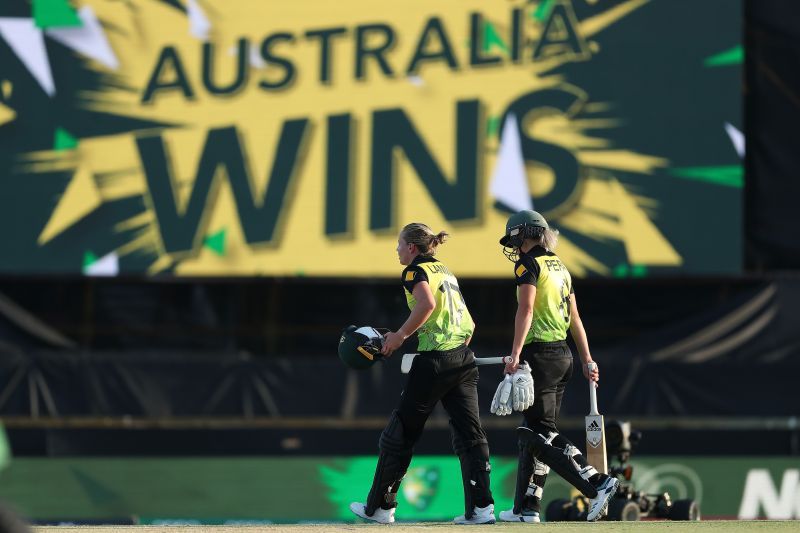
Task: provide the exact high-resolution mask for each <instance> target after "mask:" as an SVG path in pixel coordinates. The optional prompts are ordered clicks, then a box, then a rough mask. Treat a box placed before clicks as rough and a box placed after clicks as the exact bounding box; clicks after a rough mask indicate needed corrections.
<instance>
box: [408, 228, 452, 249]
mask: <svg viewBox="0 0 800 533" xmlns="http://www.w3.org/2000/svg"><path fill="white" fill-rule="evenodd" d="M448 236H449V233H447V232H446V231H440V232H439V233H434V232H433V230H431V228H429V227H428V226H427V225H426V224H422V223H420V222H412V223H411V224H408V225H406V227H404V228H403V231H401V232H400V237H402V239H403V240H404V241H406V242H407V243H408V244H414V245H416V246H417V249H418V250H419V253H420V255H434V254H435V253H436V248H437V247H438V246H439V245H440V244H442V243H444V242H445V241H446V240H447V237H448Z"/></svg>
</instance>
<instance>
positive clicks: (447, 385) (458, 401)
mask: <svg viewBox="0 0 800 533" xmlns="http://www.w3.org/2000/svg"><path fill="white" fill-rule="evenodd" d="M439 401H441V402H442V406H443V407H444V409H445V411H447V414H448V415H449V416H450V423H451V425H452V427H453V431H454V433H455V438H457V439H460V440H461V444H462V445H463V446H464V447H465V448H470V447H472V446H475V445H478V444H485V443H486V442H487V440H486V433H485V432H484V430H483V427H481V420H480V416H479V413H478V369H477V367H476V366H475V356H474V354H473V353H472V350H470V349H469V348H468V347H467V346H460V347H458V348H455V349H453V350H449V351H441V352H421V353H420V354H419V355H418V356H417V357H415V358H414V364H413V365H412V367H411V371H410V372H409V374H408V382H407V383H406V387H405V390H404V391H403V396H402V398H401V399H400V405H399V407H398V409H397V414H398V416H399V417H400V420H401V421H402V423H403V429H404V432H405V437H406V439H407V440H408V441H410V442H412V443H415V442H417V440H419V437H420V436H421V435H422V430H423V429H424V427H425V422H426V421H427V420H428V417H429V416H430V414H431V412H432V411H433V409H434V407H436V404H437V402H439Z"/></svg>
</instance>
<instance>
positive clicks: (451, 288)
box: [439, 281, 466, 326]
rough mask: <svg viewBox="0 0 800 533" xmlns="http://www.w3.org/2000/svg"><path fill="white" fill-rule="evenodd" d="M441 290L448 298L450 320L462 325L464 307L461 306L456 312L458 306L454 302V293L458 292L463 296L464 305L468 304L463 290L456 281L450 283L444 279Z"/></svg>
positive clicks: (460, 296) (459, 295)
mask: <svg viewBox="0 0 800 533" xmlns="http://www.w3.org/2000/svg"><path fill="white" fill-rule="evenodd" d="M439 290H440V291H442V292H443V293H444V294H445V298H447V307H448V308H449V309H450V320H452V322H453V323H454V324H455V325H456V326H460V325H461V315H462V314H463V312H464V311H463V309H462V308H459V309H458V312H456V306H455V304H454V303H453V296H454V295H453V293H457V294H458V297H459V298H461V303H462V305H466V304H465V302H464V296H463V295H462V294H461V290H460V289H459V288H458V285H456V284H455V283H450V282H449V281H443V282H442V284H441V286H440V287H439Z"/></svg>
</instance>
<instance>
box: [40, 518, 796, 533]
mask: <svg viewBox="0 0 800 533" xmlns="http://www.w3.org/2000/svg"><path fill="white" fill-rule="evenodd" d="M383 528H385V529H386V531H391V533H412V532H414V533H428V532H430V533H433V532H438V531H442V532H444V531H449V532H452V533H462V532H472V533H480V532H490V531H492V532H495V533H501V532H505V531H509V532H515V533H517V532H519V533H522V532H523V531H530V530H532V529H535V531H537V532H549V533H575V532H581V533H586V532H588V531H590V530H591V531H594V532H614V533H640V532H641V533H662V532H667V533H677V532H683V531H688V532H698V533H745V532H747V533H750V532H757V533H773V532H784V531H786V532H789V531H800V521H788V520H787V521H766V520H760V521H727V520H719V521H712V522H597V523H594V524H588V523H583V522H580V523H579V522H559V523H554V524H495V525H493V526H454V525H451V524H442V523H431V524H402V523H400V524H393V525H386V526H384V525H379V524H357V525H355V524H316V525H315V524H308V525H275V526H46V527H37V528H35V531H36V532H37V533H118V532H120V531H122V532H125V533H157V532H158V533H160V532H163V531H168V532H170V533H178V532H183V531H186V532H190V533H267V532H269V533H273V532H274V533H323V532H326V533H327V532H329V531H359V530H360V531H367V530H373V531H374V530H380V529H383Z"/></svg>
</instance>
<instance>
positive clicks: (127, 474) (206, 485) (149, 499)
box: [0, 456, 800, 524]
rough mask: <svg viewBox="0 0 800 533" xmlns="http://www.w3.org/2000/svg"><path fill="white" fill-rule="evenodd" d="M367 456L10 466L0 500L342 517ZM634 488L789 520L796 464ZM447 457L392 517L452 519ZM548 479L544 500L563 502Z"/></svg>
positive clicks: (654, 478) (508, 499)
mask: <svg viewBox="0 0 800 533" xmlns="http://www.w3.org/2000/svg"><path fill="white" fill-rule="evenodd" d="M375 462H376V458H375V457H347V458H345V457H340V458H331V457H306V458H288V457H286V458H283V457H275V458H252V457H251V458H169V459H168V458H156V459H143V458H114V459H77V458H72V459H24V458H21V459H15V460H14V462H13V464H12V465H11V467H10V468H9V469H7V470H6V471H4V472H3V473H2V479H1V481H2V482H0V499H3V500H6V501H9V502H11V503H12V504H13V505H15V506H16V507H17V508H18V509H19V510H20V511H21V512H22V513H24V514H25V515H27V516H28V517H29V518H31V519H36V520H103V519H106V520H111V519H117V520H119V519H134V520H135V521H138V522H141V523H162V524H164V523H174V522H180V523H191V522H195V523H234V522H236V523H243V522H248V521H251V522H255V521H257V522H306V521H316V522H320V521H339V522H340V521H353V520H354V517H353V516H352V514H351V513H350V511H349V510H348V505H349V504H350V502H352V501H363V500H364V498H365V497H366V494H367V492H368V490H369V486H370V483H371V482H372V477H373V474H374V468H375ZM632 464H633V466H634V476H633V483H634V487H635V488H636V489H637V490H641V491H645V492H647V493H653V494H660V493H663V492H669V493H670V495H671V497H672V498H673V500H677V499H684V498H691V499H694V500H696V501H697V502H698V503H699V505H700V508H701V512H702V516H703V517H704V518H714V517H716V518H737V517H738V518H743V519H755V518H771V519H798V518H800V462H799V461H798V460H797V458H791V457H782V458H776V457H769V458H767V457H726V458H719V457H648V458H646V459H641V460H636V461H634V462H633V463H632ZM460 472H461V470H460V467H459V463H458V459H457V458H455V457H454V456H418V457H414V460H413V461H412V463H411V467H410V469H409V471H408V474H407V475H406V478H405V479H404V480H403V483H402V485H401V489H400V491H399V493H398V502H399V507H398V510H397V518H398V519H399V520H404V521H449V520H452V518H453V517H455V516H457V515H459V514H461V513H462V512H463V505H464V503H463V489H462V486H461V474H460ZM515 478H516V459H514V458H509V457H495V458H493V459H492V478H491V479H492V491H493V492H494V497H495V501H496V503H495V507H496V509H498V510H502V509H508V508H510V507H511V505H512V501H513V488H514V480H515ZM572 495H573V493H572V491H570V487H569V486H568V485H567V484H566V483H565V482H564V481H563V480H561V479H560V478H559V477H558V476H557V475H555V474H551V475H550V476H549V478H548V481H547V486H546V488H545V497H544V502H545V504H546V503H548V502H549V501H551V500H553V499H557V498H569V497H570V496H572Z"/></svg>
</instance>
